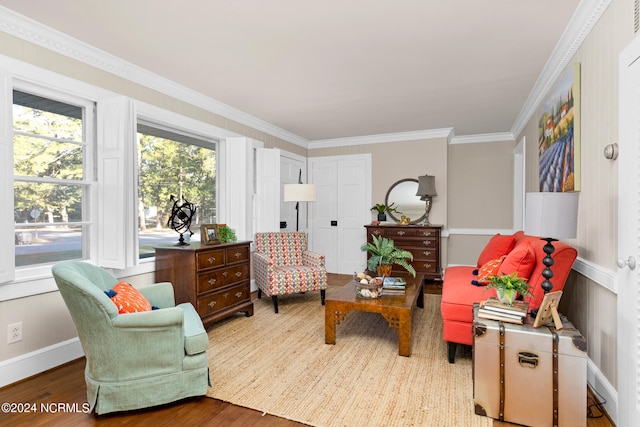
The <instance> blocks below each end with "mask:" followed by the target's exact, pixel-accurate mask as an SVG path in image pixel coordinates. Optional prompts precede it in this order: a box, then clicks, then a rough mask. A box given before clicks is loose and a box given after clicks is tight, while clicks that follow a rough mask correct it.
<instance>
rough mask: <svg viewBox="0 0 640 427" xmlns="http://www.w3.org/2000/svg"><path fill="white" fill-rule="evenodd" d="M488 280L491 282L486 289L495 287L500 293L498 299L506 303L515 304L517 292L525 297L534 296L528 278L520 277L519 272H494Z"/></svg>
mask: <svg viewBox="0 0 640 427" xmlns="http://www.w3.org/2000/svg"><path fill="white" fill-rule="evenodd" d="M487 280H488V281H489V283H488V284H487V287H486V289H485V291H486V290H487V289H495V290H496V293H497V294H498V299H499V300H500V301H501V302H503V303H505V304H509V305H513V301H515V299H516V295H517V294H520V295H522V296H523V297H527V296H533V294H532V293H531V289H530V286H529V283H527V279H526V278H524V277H518V273H517V272H513V273H511V274H503V275H500V276H498V275H497V274H493V275H491V276H489V277H487Z"/></svg>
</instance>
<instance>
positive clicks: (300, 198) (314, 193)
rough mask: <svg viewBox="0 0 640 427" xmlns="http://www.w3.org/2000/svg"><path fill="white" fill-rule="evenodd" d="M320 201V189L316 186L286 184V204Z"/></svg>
mask: <svg viewBox="0 0 640 427" xmlns="http://www.w3.org/2000/svg"><path fill="white" fill-rule="evenodd" d="M317 199H318V189H317V187H316V185H315V184H285V185H284V201H285V202H315V201H316V200H317Z"/></svg>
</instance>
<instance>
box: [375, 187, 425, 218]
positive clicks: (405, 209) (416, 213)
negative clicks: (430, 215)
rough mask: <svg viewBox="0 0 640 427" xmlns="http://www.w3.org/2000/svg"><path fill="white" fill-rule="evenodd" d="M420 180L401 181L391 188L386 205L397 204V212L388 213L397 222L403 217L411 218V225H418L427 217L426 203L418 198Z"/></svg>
mask: <svg viewBox="0 0 640 427" xmlns="http://www.w3.org/2000/svg"><path fill="white" fill-rule="evenodd" d="M417 192H418V180H417V179H414V178H406V179H401V180H400V181H398V182H396V183H395V184H393V185H392V186H391V188H389V191H387V197H386V198H385V203H386V204H387V206H389V205H391V204H392V203H395V205H394V207H395V208H396V210H397V212H387V214H388V215H389V216H390V217H391V218H392V219H393V220H394V221H396V222H400V219H401V218H402V215H405V216H407V217H409V219H410V224H416V223H418V222H420V221H422V220H423V219H424V217H425V202H424V200H420V196H416V193H417Z"/></svg>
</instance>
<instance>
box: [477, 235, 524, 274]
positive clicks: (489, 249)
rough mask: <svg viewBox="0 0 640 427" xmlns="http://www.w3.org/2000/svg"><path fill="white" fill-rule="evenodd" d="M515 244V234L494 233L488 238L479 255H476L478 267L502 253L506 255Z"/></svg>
mask: <svg viewBox="0 0 640 427" xmlns="http://www.w3.org/2000/svg"><path fill="white" fill-rule="evenodd" d="M514 244H515V236H513V235H511V236H503V235H502V234H496V235H495V236H493V237H492V238H491V240H489V243H487V246H485V247H484V249H483V250H482V252H481V253H480V256H479V257H478V267H480V266H482V265H484V264H486V263H488V262H489V261H491V260H492V259H497V258H500V257H501V256H502V255H507V254H508V253H509V252H511V249H513V245H514Z"/></svg>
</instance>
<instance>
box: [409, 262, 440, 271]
mask: <svg viewBox="0 0 640 427" xmlns="http://www.w3.org/2000/svg"><path fill="white" fill-rule="evenodd" d="M411 264H412V265H413V268H415V269H416V272H417V273H439V270H438V263H437V262H436V261H435V260H433V261H428V260H418V261H415V260H414V261H413V262H412V263H411Z"/></svg>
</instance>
